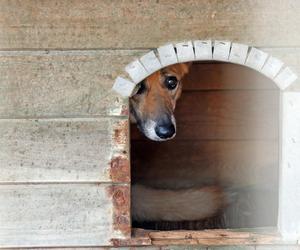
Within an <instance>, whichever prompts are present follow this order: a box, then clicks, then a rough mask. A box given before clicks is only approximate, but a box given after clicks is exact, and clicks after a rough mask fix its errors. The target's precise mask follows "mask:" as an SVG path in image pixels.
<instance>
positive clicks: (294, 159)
mask: <svg viewBox="0 0 300 250" xmlns="http://www.w3.org/2000/svg"><path fill="white" fill-rule="evenodd" d="M299 110H300V93H299V92H285V93H283V94H282V116H281V119H282V127H281V137H282V138H281V161H280V173H281V175H280V180H279V184H280V193H279V219H278V227H279V231H280V233H281V234H282V236H283V237H284V238H286V239H297V240H298V239H299V233H300V213H299V211H300V193H299V190H300V183H299V179H298V178H297V177H298V176H299V175H300V168H299V164H300V161H299V160H300V151H299V149H300V112H299Z"/></svg>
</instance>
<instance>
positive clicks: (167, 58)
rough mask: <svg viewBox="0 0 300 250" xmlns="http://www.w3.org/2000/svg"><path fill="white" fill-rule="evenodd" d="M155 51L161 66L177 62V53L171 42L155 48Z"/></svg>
mask: <svg viewBox="0 0 300 250" xmlns="http://www.w3.org/2000/svg"><path fill="white" fill-rule="evenodd" d="M157 52H158V55H159V59H160V62H161V65H162V66H163V67H165V66H168V65H171V64H175V63H178V60H177V55H176V53H175V49H174V46H173V45H172V44H167V45H164V46H161V47H159V48H157Z"/></svg>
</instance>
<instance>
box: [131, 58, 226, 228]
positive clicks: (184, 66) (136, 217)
mask: <svg viewBox="0 0 300 250" xmlns="http://www.w3.org/2000/svg"><path fill="white" fill-rule="evenodd" d="M190 66H191V63H179V64H175V65H171V66H168V67H166V68H164V69H161V70H159V71H157V72H155V73H153V74H152V75H150V76H149V77H147V78H146V79H145V80H144V81H142V82H141V83H140V84H139V88H138V89H137V91H136V93H135V94H134V95H133V96H132V97H131V98H130V121H131V122H132V123H136V125H137V127H138V128H139V130H140V131H141V132H142V133H143V134H144V135H145V136H146V137H147V138H149V139H150V140H154V141H161V142H162V141H166V140H170V139H172V138H174V137H175V135H176V119H175V117H174V110H175V108H176V102H177V100H178V99H179V97H180V95H181V92H182V79H183V78H184V76H186V75H187V74H188V72H189V69H190ZM187 171H189V170H187ZM172 174H174V175H175V176H173V177H172V178H171V179H172V180H174V178H175V179H176V178H177V180H178V181H168V180H162V181H161V180H159V178H157V179H156V180H154V181H153V183H135V184H133V185H132V219H133V221H137V222H143V221H176V222H177V221H195V220H201V219H205V218H209V217H212V216H214V215H215V214H216V213H218V212H219V211H221V210H222V209H223V208H224V207H225V206H226V203H227V199H226V195H225V193H224V192H223V189H222V188H220V187H218V186H216V185H210V186H205V185H203V184H202V180H199V179H191V180H190V182H189V183H186V182H184V181H181V180H180V176H176V170H174V173H170V175H172ZM191 176H194V175H193V173H191ZM195 176H197V175H195ZM195 178H196V177H195ZM157 180H158V181H157ZM204 182H205V181H204Z"/></svg>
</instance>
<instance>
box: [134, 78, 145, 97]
mask: <svg viewBox="0 0 300 250" xmlns="http://www.w3.org/2000/svg"><path fill="white" fill-rule="evenodd" d="M145 91H146V85H145V82H144V81H142V82H141V83H140V86H139V89H138V91H137V92H136V95H141V94H143V93H144V92H145Z"/></svg>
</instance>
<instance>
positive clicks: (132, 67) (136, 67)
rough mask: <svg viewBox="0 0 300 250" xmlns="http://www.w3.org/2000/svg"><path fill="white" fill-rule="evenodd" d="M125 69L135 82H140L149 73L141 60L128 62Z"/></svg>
mask: <svg viewBox="0 0 300 250" xmlns="http://www.w3.org/2000/svg"><path fill="white" fill-rule="evenodd" d="M125 70H126V72H127V73H128V74H129V76H130V77H131V79H132V80H133V81H134V82H135V83H139V82H140V81H142V80H143V79H145V78H146V77H147V76H148V75H149V73H148V72H147V71H146V69H145V68H144V66H143V65H142V64H141V62H140V61H139V60H135V61H133V62H131V63H130V64H128V65H127V66H126V67H125Z"/></svg>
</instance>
